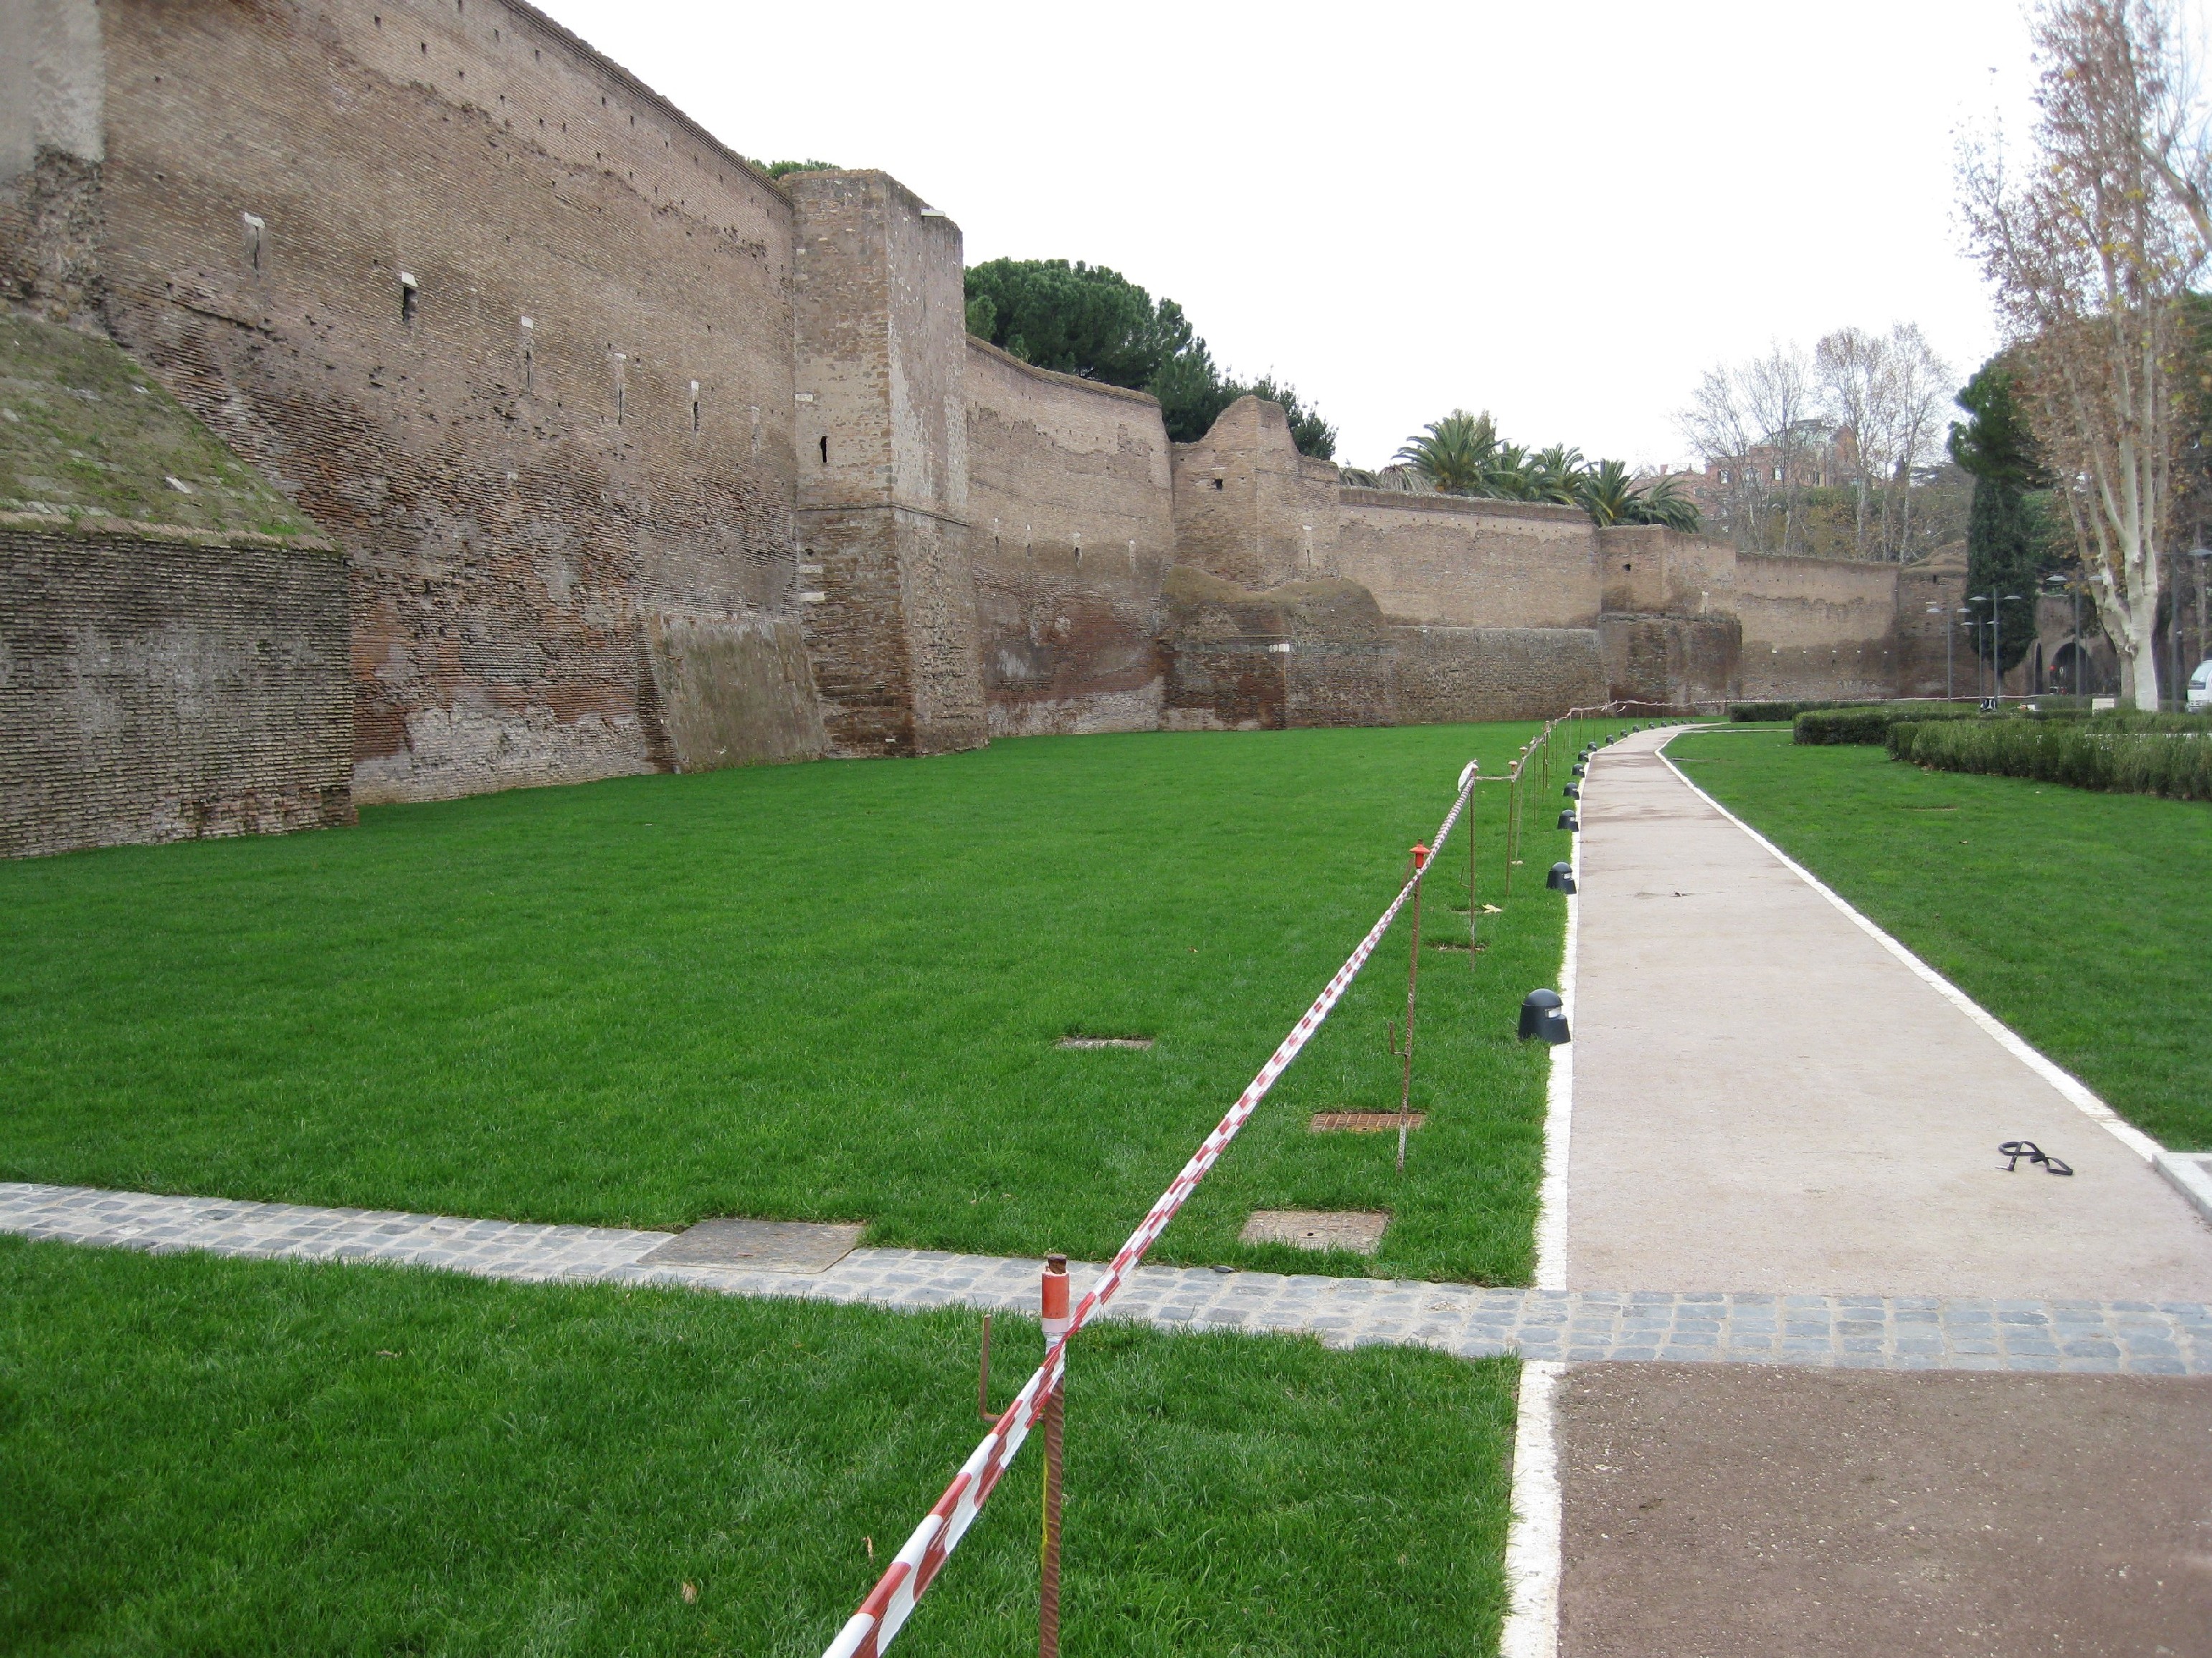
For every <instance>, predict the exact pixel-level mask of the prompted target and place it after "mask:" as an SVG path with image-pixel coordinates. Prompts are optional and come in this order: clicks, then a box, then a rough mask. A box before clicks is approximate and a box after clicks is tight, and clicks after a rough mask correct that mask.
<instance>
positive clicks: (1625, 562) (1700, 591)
mask: <svg viewBox="0 0 2212 1658" xmlns="http://www.w3.org/2000/svg"><path fill="white" fill-rule="evenodd" d="M1597 541H1598V562H1599V565H1600V568H1601V569H1602V570H1603V572H1604V577H1603V603H1604V608H1605V609H1606V610H1618V611H1624V612H1629V613H1632V614H1637V615H1644V616H1708V615H1714V614H1731V613H1733V612H1734V610H1735V572H1736V551H1735V544H1734V543H1732V542H1727V541H1722V540H1719V539H1717V538H1716V537H1711V536H1686V535H1682V534H1680V533H1678V532H1677V531H1673V530H1669V529H1668V528H1667V527H1666V526H1665V525H1659V524H1613V525H1607V526H1606V527H1605V528H1604V529H1601V530H1600V531H1597Z"/></svg>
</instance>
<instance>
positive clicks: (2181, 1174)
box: [2151, 1151, 2212, 1224]
mask: <svg viewBox="0 0 2212 1658" xmlns="http://www.w3.org/2000/svg"><path fill="white" fill-rule="evenodd" d="M2151 1162H2152V1164H2153V1165H2154V1167H2155V1168H2156V1169H2158V1172H2159V1173H2160V1174H2161V1175H2165V1176H2166V1179H2167V1181H2169V1182H2171V1183H2172V1187H2173V1188H2174V1190H2176V1191H2177V1192H2179V1193H2181V1195H2182V1196H2183V1197H2185V1198H2186V1199H2188V1200H2189V1206H2190V1207H2191V1208H2192V1209H2194V1210H2196V1211H2197V1213H2198V1214H2200V1215H2202V1216H2203V1218H2204V1219H2205V1221H2206V1222H2207V1223H2208V1224H2212V1151H2160V1153H2159V1154H2158V1155H2157V1156H2156V1157H2154V1158H2152V1159H2151Z"/></svg>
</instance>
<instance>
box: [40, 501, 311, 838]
mask: <svg viewBox="0 0 2212 1658" xmlns="http://www.w3.org/2000/svg"><path fill="white" fill-rule="evenodd" d="M0 663H4V664H5V665H6V666H5V671H4V672H0V856H9V857H13V856H18V855H21V854H23V853H52V852H67V851H71V850H73V849H75V848H77V847H92V846H113V845H120V844H125V843H130V842H137V841H176V840H185V839H190V838H191V837H194V836H197V835H247V834H258V833H265V832H272V831H276V830H280V829H319V828H323V827H325V826H328V825H331V824H336V823H351V822H352V821H353V817H354V808H353V802H352V798H351V790H350V774H351V771H352V765H353V689H352V676H351V672H350V669H349V653H348V650H347V629H346V574H345V566H344V563H343V560H342V559H341V558H340V557H339V556H338V554H337V550H335V549H334V548H331V547H329V546H328V545H327V544H320V543H314V542H307V543H301V542H297V541H289V542H288V541H283V540H279V539H276V538H274V537H267V536H257V535H251V534H242V533H241V534H231V535H217V534H204V533H196V532H193V531H184V530H176V531H161V530H150V531H144V532H135V531H125V530H122V529H116V528H111V529H107V530H102V531H85V530H73V529H71V528H70V527H69V526H67V525H64V524H59V523H57V522H56V521H54V520H52V519H42V518H38V517H33V516H32V515H30V514H23V513H15V514H9V515H6V516H4V517H0Z"/></svg>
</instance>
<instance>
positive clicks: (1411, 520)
mask: <svg viewBox="0 0 2212 1658" xmlns="http://www.w3.org/2000/svg"><path fill="white" fill-rule="evenodd" d="M1340 497H1341V507H1340V511H1341V520H1340V527H1339V529H1338V531H1337V537H1336V549H1335V553H1334V560H1333V562H1332V563H1331V565H1330V566H1329V568H1331V569H1332V570H1333V571H1334V574H1338V575H1340V576H1342V577H1343V578H1345V579H1346V580H1351V581H1357V582H1359V583H1361V584H1363V585H1364V586H1367V587H1368V588H1370V590H1372V592H1374V594H1375V598H1376V603H1377V604H1381V605H1382V607H1383V614H1384V615H1385V616H1389V618H1390V619H1391V620H1392V621H1393V622H1397V623H1425V624H1427V625H1429V626H1431V627H1443V628H1540V629H1551V628H1588V627H1589V626H1591V625H1592V624H1593V623H1595V621H1596V620H1597V614H1598V599H1599V580H1598V562H1597V534H1596V529H1595V525H1592V524H1591V522H1590V519H1589V513H1585V512H1583V510H1582V509H1581V508H1579V507H1551V506H1545V505H1541V504H1540V503H1536V502H1532V501H1469V500H1464V499H1462V498H1459V497H1456V496H1452V495H1403V494H1400V493H1398V492H1397V491H1395V490H1387V489H1344V490H1341V491H1340Z"/></svg>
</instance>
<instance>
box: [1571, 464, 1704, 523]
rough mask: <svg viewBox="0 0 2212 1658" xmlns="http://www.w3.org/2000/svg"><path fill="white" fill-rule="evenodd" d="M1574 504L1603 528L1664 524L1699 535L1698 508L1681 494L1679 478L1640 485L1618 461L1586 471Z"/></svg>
mask: <svg viewBox="0 0 2212 1658" xmlns="http://www.w3.org/2000/svg"><path fill="white" fill-rule="evenodd" d="M1575 500H1576V502H1577V505H1579V506H1580V507H1582V509H1583V511H1584V512H1586V513H1589V515H1590V516H1591V517H1592V518H1594V519H1596V520H1597V521H1598V522H1599V523H1600V524H1663V525H1666V526H1667V528H1668V529H1670V530H1679V531H1681V532H1682V533H1683V534H1684V535H1695V534H1696V533H1697V530H1698V504H1697V502H1695V501H1692V500H1691V499H1690V498H1689V497H1688V496H1687V495H1684V494H1683V493H1682V486H1681V481H1680V479H1679V478H1674V477H1664V478H1661V479H1660V480H1659V481H1658V482H1657V483H1653V484H1649V485H1645V484H1639V483H1637V482H1636V480H1635V479H1633V478H1632V477H1629V475H1628V468H1627V467H1626V465H1623V464H1622V463H1621V462H1620V461H1617V460H1601V461H1600V462H1598V464H1597V465H1595V466H1591V467H1586V468H1584V469H1583V473H1582V476H1581V478H1580V479H1579V481H1578V483H1577V489H1576V494H1575Z"/></svg>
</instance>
